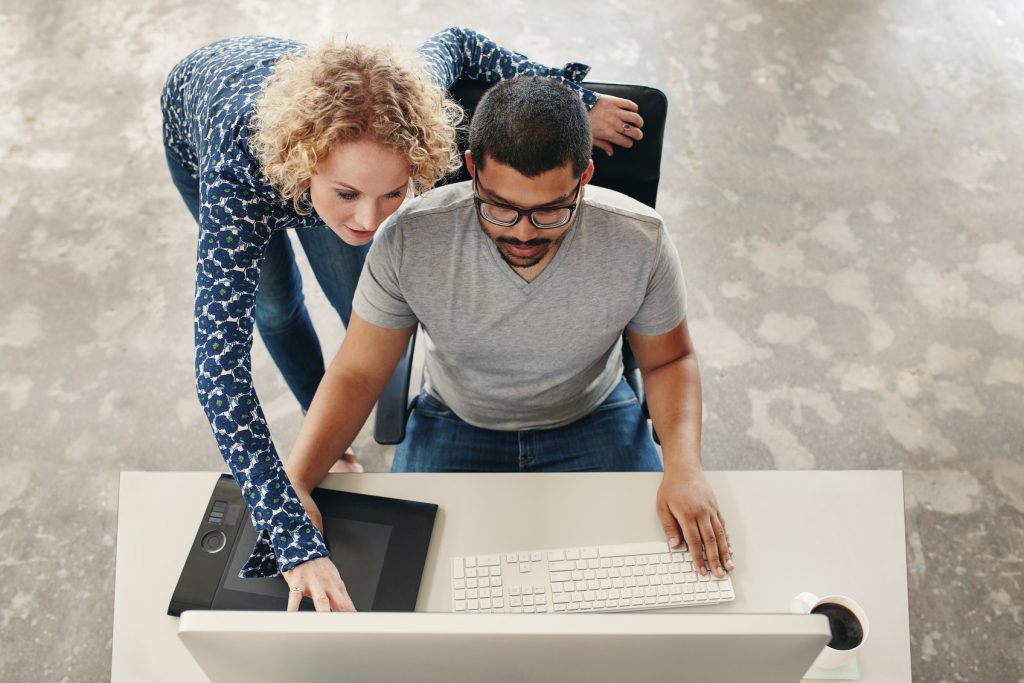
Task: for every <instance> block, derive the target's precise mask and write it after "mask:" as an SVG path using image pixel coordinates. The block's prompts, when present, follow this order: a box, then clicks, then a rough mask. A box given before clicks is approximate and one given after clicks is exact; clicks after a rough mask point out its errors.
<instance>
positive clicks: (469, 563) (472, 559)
mask: <svg viewBox="0 0 1024 683" xmlns="http://www.w3.org/2000/svg"><path fill="white" fill-rule="evenodd" d="M475 566H476V558H475V557H467V558H466V567H475Z"/></svg>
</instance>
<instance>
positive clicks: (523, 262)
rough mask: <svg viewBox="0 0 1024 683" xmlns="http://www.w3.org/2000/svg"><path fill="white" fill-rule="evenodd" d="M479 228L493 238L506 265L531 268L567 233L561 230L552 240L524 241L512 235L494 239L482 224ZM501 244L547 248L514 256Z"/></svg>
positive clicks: (538, 238) (540, 238)
mask: <svg viewBox="0 0 1024 683" xmlns="http://www.w3.org/2000/svg"><path fill="white" fill-rule="evenodd" d="M480 229H481V230H483V231H484V234H485V235H487V237H488V238H490V239H492V240H494V242H495V243H496V244H497V245H498V253H499V254H501V258H502V260H504V261H505V263H507V264H508V265H510V266H512V267H513V268H523V269H526V268H532V267H534V266H535V265H537V264H538V263H540V262H541V261H543V260H544V257H545V256H547V255H548V252H550V251H551V248H552V247H557V246H558V245H560V244H561V243H562V240H564V239H565V236H566V234H567V233H568V231H566V232H563V233H562V234H561V235H559V236H558V239H554V240H551V239H548V238H546V237H535V238H534V239H532V240H526V241H525V242H524V241H522V240H517V239H514V238H512V237H498V238H497V239H495V238H493V237H491V236H490V234H489V233H488V232H487V230H485V229H484V227H483V226H482V225H481V226H480ZM503 244H511V245H515V246H524V247H532V246H543V245H546V246H547V248H546V249H541V250H540V251H539V252H537V254H536V255H535V256H528V257H524V256H516V255H514V254H509V253H507V252H506V251H505V250H504V249H502V248H501V245H503Z"/></svg>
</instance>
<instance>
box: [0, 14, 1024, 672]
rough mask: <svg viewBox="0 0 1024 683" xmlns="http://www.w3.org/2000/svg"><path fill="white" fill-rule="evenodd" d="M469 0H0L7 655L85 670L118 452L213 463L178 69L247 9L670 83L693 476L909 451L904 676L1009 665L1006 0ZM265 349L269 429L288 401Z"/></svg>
mask: <svg viewBox="0 0 1024 683" xmlns="http://www.w3.org/2000/svg"><path fill="white" fill-rule="evenodd" d="M468 4H471V3H455V2H451V1H450V0H443V1H440V2H431V3H422V2H420V1H419V0H406V1H405V2H394V1H391V0H381V1H378V2H362V3H359V2H357V3H329V2H308V1H303V2H296V3H272V2H266V1H259V0H254V1H252V2H246V3H240V4H238V5H236V6H228V5H227V4H217V3H214V4H211V3H200V2H196V1H195V0H192V1H177V2H166V3H155V2H142V3H128V2H121V3H96V2H59V1H56V0H50V1H41V2H36V3H24V2H17V1H15V0H0V60H2V64H3V74H4V75H3V78H2V79H0V101H2V102H3V103H4V104H3V105H2V106H0V155H2V159H3V164H0V236H2V250H0V278H2V280H0V284H2V286H0V408H2V414H0V431H2V433H3V434H4V438H3V440H2V444H3V445H2V446H0V520H2V526H0V549H2V551H0V571H2V574H0V577H2V578H0V679H2V680H3V681H62V680H63V681H99V680H104V679H106V678H107V677H108V675H109V666H110V662H109V658H110V633H111V613H112V592H113V569H114V543H115V530H116V512H117V510H116V507H117V498H116V491H117V475H118V472H119V471H121V470H124V469H147V470H163V469H167V470H188V469H202V470H209V469H215V468H219V467H221V461H220V458H219V456H218V453H217V450H216V448H215V445H214V441H213V439H212V437H211V435H210V433H209V429H208V428H207V426H206V424H205V420H204V417H203V415H202V413H201V412H200V410H199V407H198V404H197V401H196V399H195V396H194V390H193V374H192V360H191V358H192V350H191V331H192V326H191V301H190V297H191V294H192V287H193V284H192V273H193V254H194V252H195V245H194V243H193V240H194V233H195V227H194V225H193V224H192V223H191V221H190V219H189V217H188V215H187V214H186V212H185V209H184V207H183V205H182V204H181V201H180V199H179V198H178V197H177V195H176V194H175V191H174V189H173V187H172V186H171V183H170V181H169V179H168V177H167V172H166V169H165V167H164V162H163V156H162V151H161V148H160V113H159V108H158V96H159V91H160V87H161V85H162V83H163V79H164V76H165V74H166V72H167V71H168V69H169V68H170V67H171V66H172V65H173V64H174V62H175V61H176V60H178V59H179V58H180V57H182V56H183V55H185V54H186V53H187V52H189V51H190V50H192V49H193V48H196V47H198V46H199V45H201V44H204V43H206V42H209V41H212V40H214V39H217V38H220V37H224V36H228V35H234V34H239V33H256V32H259V33H269V34H275V35H282V36H289V37H294V38H298V39H302V40H307V41H315V40H317V39H319V38H321V37H324V36H326V35H327V34H328V32H329V31H330V30H333V29H336V30H337V31H338V32H340V31H343V30H347V31H349V32H350V33H351V35H352V36H353V37H354V38H357V39H360V40H368V41H369V40H392V41H395V42H398V43H402V44H405V45H410V46H411V45H415V44H417V43H418V41H419V40H421V39H423V38H424V37H426V36H427V35H429V34H430V33H432V32H433V31H435V30H437V29H439V28H442V27H443V26H445V25H449V24H453V23H458V24H462V25H467V26H471V27H474V28H477V29H481V30H483V31H485V32H487V33H489V34H491V35H492V36H493V37H495V38H497V39H499V40H500V41H501V42H503V43H504V44H506V45H508V46H512V47H515V48H517V49H519V50H521V51H523V52H526V53H528V54H530V55H531V56H533V57H536V58H540V59H542V60H546V61H548V62H550V63H555V64H561V63H563V62H565V61H568V60H570V59H571V60H580V61H585V62H589V63H590V64H592V65H593V66H594V71H593V73H592V77H593V78H595V79H598V80H624V81H633V82H638V83H646V84H652V85H656V86H660V87H661V88H663V89H664V90H665V91H666V92H667V93H668V95H669V98H670V100H671V105H672V110H671V118H670V121H669V129H668V133H667V140H666V155H665V162H664V167H663V171H664V178H663V184H662V192H661V195H660V200H659V208H660V210H661V211H662V213H663V214H664V215H665V217H666V218H667V220H668V222H669V224H670V226H671V230H672V233H673V235H674V237H675V241H676V244H677V245H678V246H679V248H680V250H681V252H682V254H683V260H684V265H685V266H686V268H687V274H688V278H689V286H690V291H691V302H692V308H691V316H690V320H691V329H692V330H693V334H694V337H695V339H696V343H697V345H698V350H699V353H700V355H701V361H702V366H703V373H704V374H703V376H704V386H705V400H706V403H707V410H706V414H707V419H706V426H705V434H706V436H705V451H704V458H705V463H706V466H707V467H708V468H715V469H745V468H828V469H838V468H900V469H904V470H905V471H906V485H907V534H908V536H907V554H908V567H909V583H910V608H911V631H912V649H913V665H914V679H915V680H916V681H928V682H932V681H1011V682H1012V681H1019V680H1024V654H1022V653H1024V647H1022V641H1024V637H1022V636H1024V628H1022V623H1024V622H1022V618H1024V615H1022V605H1024V599H1022V591H1021V575H1022V550H1021V549H1022V548H1024V532H1022V526H1024V525H1022V521H1024V459H1022V451H1024V422H1022V420H1021V413H1022V408H1024V400H1022V388H1024V354H1022V349H1024V295H1022V284H1024V245H1022V241H1021V236H1022V235H1024V230H1022V228H1024V225H1022V219H1021V218H1020V216H1021V215H1022V211H1021V206H1020V204H1021V200H1020V196H1021V190H1020V188H1021V187H1022V186H1024V165H1022V158H1024V155H1022V152H1024V149H1022V145H1024V143H1022V134H1021V131H1022V130H1024V115H1022V112H1024V88H1022V83H1024V6H1022V5H1021V3H1019V2H1016V1H1015V0H991V1H989V2H980V1H970V2H955V1H953V0H949V1H947V2H934V1H929V0H890V1H885V0H878V1H872V2H868V1H864V2H845V1H841V0H836V1H831V2H825V1H821V2H806V1H801V0H791V1H789V2H782V1H780V2H767V1H761V2H758V1H753V0H751V1H750V2H744V1H742V0H728V1H723V2H695V1H692V0H691V1H689V2H674V3H669V2H657V1H655V0H634V1H633V2H628V3H627V2H623V1H622V0H612V1H611V2H607V3H592V2H587V3H582V2H579V3H552V2H539V1H537V0H514V1H513V2H510V3H506V4H505V8H504V9H503V10H502V11H501V12H497V11H494V10H485V9H478V8H477V6H475V5H474V6H473V7H467V6H465V5H468ZM286 7H287V9H285V8H286ZM480 7H482V5H481V6H480ZM1015 188H1016V189H1015ZM315 288H316V285H315V284H313V282H312V280H311V279H310V278H307V291H308V293H309V299H310V304H311V307H312V309H313V311H314V317H315V320H316V322H317V325H318V327H319V328H320V329H321V330H322V332H323V338H324V343H325V348H327V349H334V348H335V347H336V345H337V343H338V341H339V339H340V334H341V331H340V330H339V329H338V324H337V322H336V319H335V318H333V317H332V314H331V312H330V310H329V309H328V308H327V305H326V303H325V301H324V299H323V297H322V295H321V294H320V293H319V292H318V291H316V289H315ZM255 364H256V379H257V386H258V389H259V391H260V394H261V396H262V397H263V400H264V405H265V406H266V408H267V412H268V414H269V419H270V421H271V427H272V430H273V433H274V436H275V439H276V441H277V443H278V445H279V448H280V449H281V450H282V451H283V452H287V450H288V448H289V446H290V444H291V442H292V440H293V439H294V436H295V434H296V431H297V429H298V426H299V422H300V415H299V412H298V410H297V407H296V405H295V403H294V401H293V400H292V398H291V397H290V395H289V394H288V392H287V390H286V389H285V387H284V384H283V382H282V381H281V380H280V378H279V377H278V376H277V374H276V372H275V371H274V369H273V368H272V366H271V364H270V362H269V359H268V356H267V354H266V351H265V350H264V349H263V348H262V346H259V345H257V348H256V350H255ZM359 445H360V447H361V452H362V454H363V456H364V458H365V460H366V461H367V462H368V464H369V465H370V466H371V467H372V468H374V469H381V468H383V467H384V466H385V463H386V462H387V459H388V457H389V454H388V452H387V451H385V450H384V449H379V448H376V447H373V446H371V445H370V443H369V440H368V437H367V436H364V437H363V438H362V439H361V441H360V444H359ZM864 504H865V505H870V504H871V503H870V501H865V502H864Z"/></svg>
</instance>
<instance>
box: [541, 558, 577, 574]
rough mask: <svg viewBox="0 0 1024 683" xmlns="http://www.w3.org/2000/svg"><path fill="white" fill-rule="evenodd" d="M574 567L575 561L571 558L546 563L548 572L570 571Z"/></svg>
mask: <svg viewBox="0 0 1024 683" xmlns="http://www.w3.org/2000/svg"><path fill="white" fill-rule="evenodd" d="M575 568H576V563H575V562H572V561H571V560H562V561H560V562H550V563H549V564H548V571H549V572H571V571H572V570H573V569H575Z"/></svg>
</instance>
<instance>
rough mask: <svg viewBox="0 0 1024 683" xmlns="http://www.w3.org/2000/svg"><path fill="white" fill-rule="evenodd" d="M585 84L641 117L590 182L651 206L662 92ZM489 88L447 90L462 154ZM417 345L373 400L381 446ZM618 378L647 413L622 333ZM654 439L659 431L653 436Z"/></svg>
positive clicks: (406, 409)
mask: <svg viewBox="0 0 1024 683" xmlns="http://www.w3.org/2000/svg"><path fill="white" fill-rule="evenodd" d="M583 85H584V86H586V87H587V88H589V89H590V90H593V91H595V92H598V93H602V94H605V95H613V96H615V97H622V98H625V99H628V100H632V101H633V102H636V103H637V105H638V106H639V108H640V115H641V116H642V117H643V119H644V128H643V131H644V138H643V140H641V141H640V142H637V143H635V144H634V145H633V147H632V148H630V149H623V148H621V147H617V148H616V149H615V154H614V155H613V156H611V157H609V156H607V155H606V154H605V153H604V152H602V151H601V150H599V149H595V153H594V177H593V179H592V180H591V182H592V183H593V184H594V185H598V186H600V187H605V188H608V189H611V190H616V191H618V192H621V193H623V194H626V195H629V196H630V197H632V198H633V199H636V200H637V201H640V202H642V203H644V204H646V205H647V206H650V207H651V208H654V204H655V201H656V200H657V197H658V182H659V180H661V147H662V141H663V138H664V134H665V116H666V113H667V111H668V99H667V98H666V97H665V93H663V92H661V91H660V90H657V89H655V88H648V87H646V86H641V85H623V84H618V83H584V84H583ZM488 87H490V84H489V83H481V82H478V81H471V80H468V79H461V80H459V81H458V82H457V83H456V84H455V87H454V88H452V97H453V98H454V99H455V100H456V101H458V102H459V104H461V105H462V107H463V109H465V110H466V120H465V125H464V126H462V127H461V128H460V131H459V137H458V144H459V151H460V153H464V152H465V150H466V147H468V144H469V121H471V120H472V118H473V112H475V111H476V106H477V104H478V103H479V102H480V98H481V97H482V96H483V94H484V92H486V90H487V88H488ZM469 179H470V177H469V171H467V170H466V166H465V163H463V165H462V168H461V169H459V171H457V172H455V173H453V174H451V175H449V176H448V177H447V178H445V179H444V181H442V184H447V183H456V182H461V181H464V180H469ZM415 347H416V332H415V331H414V332H413V335H412V338H411V339H410V340H409V347H408V348H407V349H406V351H405V355H404V356H402V360H401V361H399V363H398V366H397V367H396V368H395V372H394V374H393V375H392V376H391V379H390V380H388V384H387V386H386V387H384V392H383V393H382V394H381V396H380V399H379V400H378V401H377V416H376V418H375V421H374V429H373V438H374V440H375V441H376V442H377V443H379V444H383V445H388V446H391V445H395V444H399V443H401V442H402V441H403V440H404V439H405V425H406V422H407V421H408V419H409V413H410V412H411V411H412V409H413V407H415V403H416V399H415V397H413V399H412V400H410V399H409V381H410V378H411V374H412V357H413V351H414V350H415ZM622 361H623V366H624V367H623V376H624V377H625V379H626V382H628V383H629V386H630V387H632V389H633V391H634V392H635V393H636V395H637V398H638V399H639V401H640V404H641V405H642V406H643V409H644V415H645V416H647V417H650V415H649V413H648V411H647V402H646V401H645V399H644V390H643V381H642V379H641V377H640V370H639V369H638V368H637V365H636V360H635V359H634V358H633V352H632V350H631V349H630V348H629V343H628V342H627V340H626V337H625V334H623V337H622ZM654 439H655V441H657V440H658V435H657V434H656V433H655V434H654Z"/></svg>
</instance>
